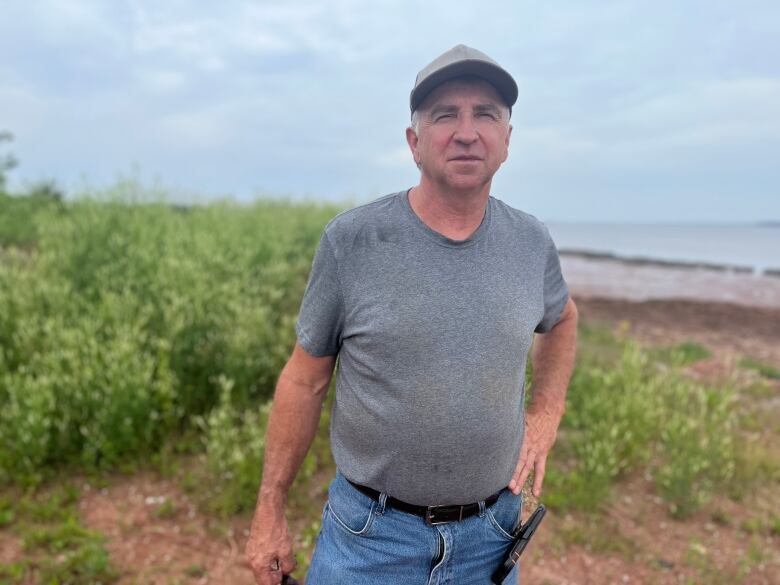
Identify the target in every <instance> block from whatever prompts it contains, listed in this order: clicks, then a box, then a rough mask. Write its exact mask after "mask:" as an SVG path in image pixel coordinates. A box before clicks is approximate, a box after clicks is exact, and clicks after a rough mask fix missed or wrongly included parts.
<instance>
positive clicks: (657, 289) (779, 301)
mask: <svg viewBox="0 0 780 585" xmlns="http://www.w3.org/2000/svg"><path fill="white" fill-rule="evenodd" d="M561 270H562V271H563V275H564V278H565V279H566V282H567V283H568V284H569V287H570V288H571V290H572V291H573V294H574V296H576V297H579V298H586V297H587V298H603V299H623V300H630V301H645V300H650V299H684V300H691V301H698V302H702V301H716V302H721V303H734V304H738V305H743V306H752V307H773V308H778V309H780V277H774V276H754V275H752V274H745V273H741V272H729V271H720V270H709V269H705V268H695V269H691V268H674V267H666V266H658V265H649V264H633V263H630V262H621V261H618V260H605V259H598V260H597V259H591V258H582V257H579V256H570V255H562V256H561Z"/></svg>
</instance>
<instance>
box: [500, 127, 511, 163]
mask: <svg viewBox="0 0 780 585" xmlns="http://www.w3.org/2000/svg"><path fill="white" fill-rule="evenodd" d="M511 136H512V124H509V128H508V129H507V132H506V139H504V149H505V152H504V161H506V159H507V158H508V157H509V139H510V138H511ZM502 162H503V161H502Z"/></svg>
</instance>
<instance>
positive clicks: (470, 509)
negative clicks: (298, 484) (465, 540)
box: [345, 478, 503, 526]
mask: <svg viewBox="0 0 780 585" xmlns="http://www.w3.org/2000/svg"><path fill="white" fill-rule="evenodd" d="M345 479H346V478H345ZM347 481H349V483H350V484H352V485H353V486H354V487H355V488H356V489H358V490H359V491H361V492H363V493H364V494H366V495H367V496H368V497H369V498H371V499H372V500H374V501H375V502H378V501H379V492H378V491H376V490H375V489H374V488H370V487H368V486H367V485H360V484H358V483H354V482H352V481H350V480H349V479H347ZM501 491H503V490H501ZM501 491H498V492H496V493H495V494H493V495H492V496H490V497H489V498H487V499H486V500H485V508H489V507H490V506H492V505H493V504H495V503H496V502H497V501H498V496H499V495H501ZM385 503H386V505H388V506H391V507H393V508H397V509H399V510H402V511H404V512H408V513H410V514H414V515H416V516H422V517H423V518H425V522H427V523H428V524H430V525H431V526H433V525H436V524H446V523H447V522H460V521H461V520H463V519H464V518H468V517H469V516H473V515H474V514H476V513H478V512H479V502H474V503H473V504H463V505H460V504H455V505H451V506H418V505H416V504H408V503H406V502H402V501H401V500H396V499H395V498H392V497H390V496H388V498H387V501H386V502H385Z"/></svg>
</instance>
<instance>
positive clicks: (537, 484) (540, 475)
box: [531, 455, 547, 498]
mask: <svg viewBox="0 0 780 585" xmlns="http://www.w3.org/2000/svg"><path fill="white" fill-rule="evenodd" d="M546 465H547V455H539V457H537V459H536V464H535V465H534V486H533V488H532V489H531V492H532V493H533V494H534V497H536V498H538V497H539V496H540V495H541V494H542V482H543V481H544V468H545V466H546Z"/></svg>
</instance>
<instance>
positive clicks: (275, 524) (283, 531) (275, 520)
mask: <svg viewBox="0 0 780 585" xmlns="http://www.w3.org/2000/svg"><path fill="white" fill-rule="evenodd" d="M245 554H246V559H247V561H248V562H249V565H250V567H251V568H252V572H253V573H254V577H255V583H257V585H280V584H281V583H282V574H284V573H292V572H293V571H294V570H295V566H296V562H295V556H294V555H293V549H292V536H291V535H290V531H289V528H288V527H287V519H286V518H285V517H284V507H283V506H282V507H276V506H263V505H261V506H260V507H258V509H257V511H256V512H255V517H254V518H253V519H252V530H251V532H250V533H249V540H248V541H247V543H246V549H245Z"/></svg>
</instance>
